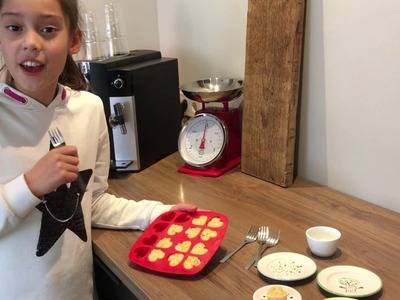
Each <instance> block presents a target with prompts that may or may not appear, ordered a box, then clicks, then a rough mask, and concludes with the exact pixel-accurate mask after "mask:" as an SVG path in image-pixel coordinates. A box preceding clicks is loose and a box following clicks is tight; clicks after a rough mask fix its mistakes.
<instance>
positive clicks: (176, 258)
mask: <svg viewBox="0 0 400 300" xmlns="http://www.w3.org/2000/svg"><path fill="white" fill-rule="evenodd" d="M182 259H183V254H182V253H174V254H171V255H170V256H168V261H169V265H170V266H171V267H176V266H177V265H179V264H180V263H181V261H182Z"/></svg>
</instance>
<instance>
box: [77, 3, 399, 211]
mask: <svg viewBox="0 0 400 300" xmlns="http://www.w3.org/2000/svg"><path fill="white" fill-rule="evenodd" d="M83 1H85V2H87V3H89V2H92V3H97V1H96V0H83ZM125 5H126V8H127V9H126V12H127V15H131V14H135V17H131V18H129V19H128V20H127V24H132V22H135V25H134V26H133V31H131V33H130V34H131V36H130V45H131V47H132V49H137V48H143V47H144V48H150V49H151V48H152V47H153V49H160V50H161V52H162V53H163V55H164V56H170V57H177V58H178V60H179V72H180V81H181V83H183V82H186V81H191V80H197V79H202V78H206V77H215V76H218V77H244V64H245V43H246V18H247V0H218V1H215V0H202V1H198V0H184V1H183V0H168V1H167V0H157V1H156V0H151V1H148V0H141V1H140V0H136V1H132V0H129V1H126V4H125ZM398 16H400V2H399V1H398V0H335V1H329V0H308V6H307V26H306V41H305V57H304V71H303V72H304V74H303V94H302V104H301V108H302V111H301V122H300V123H301V124H300V128H299V129H300V141H299V143H300V149H299V175H300V176H301V177H305V178H307V179H310V180H313V181H315V182H318V183H321V184H324V185H327V186H329V187H331V188H334V189H337V190H340V191H342V192H345V193H348V194H350V195H353V196H355V197H359V198H361V199H364V200H367V201H369V202H372V203H376V204H379V205H381V206H383V207H387V208H389V209H392V210H394V211H398V212H400V201H399V200H400V196H399V193H398V188H397V184H398V181H399V179H400V176H399V175H398V171H397V169H398V168H399V166H400V155H399V154H400V117H399V116H400V102H399V101H398V99H399V96H398V95H400V73H399V72H400V38H399V37H400V18H399V17H398ZM138 24H141V25H138ZM156 38H157V41H158V42H159V44H158V43H157V42H156V41H154V40H155V39H156Z"/></svg>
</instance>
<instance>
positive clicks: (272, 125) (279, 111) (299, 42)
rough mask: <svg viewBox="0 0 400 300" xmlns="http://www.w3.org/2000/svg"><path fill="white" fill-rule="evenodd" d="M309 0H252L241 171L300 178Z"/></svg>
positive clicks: (279, 180)
mask: <svg viewBox="0 0 400 300" xmlns="http://www.w3.org/2000/svg"><path fill="white" fill-rule="evenodd" d="M305 8H306V0H249V2H248V17H247V41H246V43H247V44H246V67H245V80H244V100H243V120H242V156H241V157H242V158H241V171H242V172H244V173H247V174H249V175H252V176H255V177H258V178H261V179H263V180H266V181H269V182H272V183H275V184H278V185H280V186H283V187H288V186H291V185H292V183H293V179H294V166H295V148H296V127H297V118H298V107H299V105H298V102H299V95H300V80H301V66H302V63H301V62H302V52H303V35H304V34H303V33H304V23H305Z"/></svg>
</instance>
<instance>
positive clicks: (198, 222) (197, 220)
mask: <svg viewBox="0 0 400 300" xmlns="http://www.w3.org/2000/svg"><path fill="white" fill-rule="evenodd" d="M206 222H207V216H200V217H198V218H194V219H193V220H192V224H194V225H199V226H203V225H204V224H206Z"/></svg>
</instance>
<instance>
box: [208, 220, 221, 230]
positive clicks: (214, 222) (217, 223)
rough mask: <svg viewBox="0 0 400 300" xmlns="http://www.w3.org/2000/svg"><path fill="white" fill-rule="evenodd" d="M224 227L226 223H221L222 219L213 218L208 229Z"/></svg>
mask: <svg viewBox="0 0 400 300" xmlns="http://www.w3.org/2000/svg"><path fill="white" fill-rule="evenodd" d="M222 225H224V222H222V221H221V219H220V218H212V219H211V221H210V222H208V224H207V226H208V227H213V228H218V227H221V226H222Z"/></svg>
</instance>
